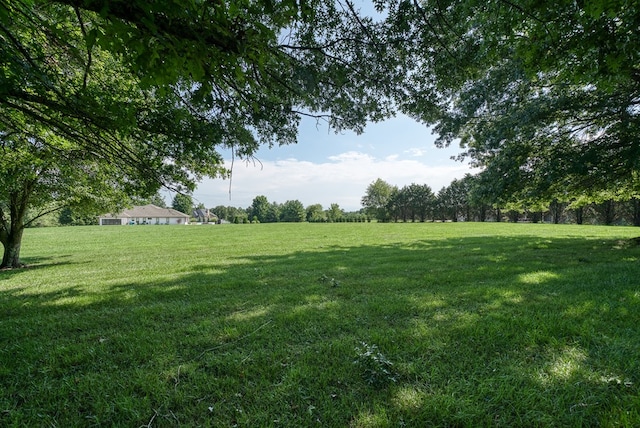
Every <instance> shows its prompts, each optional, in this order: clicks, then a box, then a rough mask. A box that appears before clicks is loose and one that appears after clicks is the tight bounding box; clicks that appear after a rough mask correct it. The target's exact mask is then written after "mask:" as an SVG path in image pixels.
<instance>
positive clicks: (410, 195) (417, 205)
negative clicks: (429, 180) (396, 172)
mask: <svg viewBox="0 0 640 428" xmlns="http://www.w3.org/2000/svg"><path fill="white" fill-rule="evenodd" d="M406 192H407V199H408V202H409V210H410V217H411V219H412V220H415V219H418V220H420V221H421V222H424V221H426V219H427V217H428V216H429V215H430V214H431V213H432V212H433V208H434V204H435V199H436V197H435V195H434V194H433V191H432V190H431V187H429V186H428V185H426V184H415V183H412V184H410V185H409V187H407V190H406Z"/></svg>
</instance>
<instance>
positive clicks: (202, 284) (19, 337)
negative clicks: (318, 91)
mask: <svg viewBox="0 0 640 428" xmlns="http://www.w3.org/2000/svg"><path fill="white" fill-rule="evenodd" d="M635 236H640V229H633V228H623V227H615V228H613V227H594V226H573V225H572V226H556V225H539V224H496V223H487V224H480V223H467V224H465V223H461V224H453V223H447V224H441V223H435V224H375V223H373V224H261V225H223V226H189V227H178V226H176V227H172V226H158V227H152V226H147V227H103V228H99V227H76V228H50V229H30V230H28V231H27V233H26V236H25V241H24V243H23V249H22V256H23V261H24V262H26V263H28V264H29V265H31V267H30V268H28V269H23V270H13V271H4V272H0V386H1V389H0V426H16V427H18V426H19V427H22V426H60V427H73V426H123V427H141V426H154V427H157V426H220V427H230V426H242V427H262V426H273V427H278V426H287V427H300V426H330V427H349V426H351V427H387V426H393V427H397V426H407V427H409V426H411V427H413V426H469V427H477V426H504V427H513V426H523V427H531V426H640V389H639V387H640V331H639V327H638V326H639V325H640V248H639V247H634V246H629V245H624V241H623V240H625V239H628V238H632V237H635Z"/></svg>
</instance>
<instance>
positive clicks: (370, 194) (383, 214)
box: [361, 178, 398, 221]
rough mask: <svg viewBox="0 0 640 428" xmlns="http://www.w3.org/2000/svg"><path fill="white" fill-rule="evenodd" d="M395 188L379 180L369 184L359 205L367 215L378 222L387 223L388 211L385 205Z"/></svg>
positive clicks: (395, 190)
mask: <svg viewBox="0 0 640 428" xmlns="http://www.w3.org/2000/svg"><path fill="white" fill-rule="evenodd" d="M397 190H398V189H397V188H396V187H395V186H392V185H391V184H389V183H387V182H386V181H384V180H383V179H381V178H378V179H377V180H376V181H374V182H372V183H371V184H369V186H368V187H367V190H366V193H365V195H364V196H363V197H362V200H361V203H362V206H363V207H364V209H365V211H366V212H367V214H369V215H371V216H373V217H375V218H376V219H378V221H387V220H388V219H389V211H388V209H387V204H388V202H389V200H390V199H391V197H392V195H393V194H394V192H397Z"/></svg>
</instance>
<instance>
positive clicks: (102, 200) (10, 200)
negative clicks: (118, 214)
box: [0, 124, 131, 268]
mask: <svg viewBox="0 0 640 428" xmlns="http://www.w3.org/2000/svg"><path fill="white" fill-rule="evenodd" d="M24 129H25V130H27V129H28V130H30V134H26V131H22V132H13V133H8V132H4V133H2V132H0V243H2V246H3V248H4V252H3V257H2V262H1V263H0V268H17V267H20V266H22V263H21V262H20V248H21V243H22V235H23V232H24V229H25V228H26V227H28V226H30V225H32V224H34V223H35V222H36V221H37V220H38V219H40V218H42V217H43V216H46V215H47V214H50V213H53V212H56V211H59V210H61V209H62V208H68V209H70V210H71V211H72V212H74V214H76V215H77V216H86V215H96V214H98V213H99V212H100V209H102V208H104V207H114V208H116V207H118V204H117V203H116V202H115V201H127V194H128V192H129V190H131V188H126V187H123V186H118V185H115V184H116V183H118V182H119V181H120V180H121V179H122V173H123V171H122V170H121V169H120V168H117V167H115V166H113V165H107V164H99V163H96V162H95V160H94V159H93V158H92V156H91V155H90V154H88V153H86V152H85V151H84V150H80V149H77V148H75V149H74V148H67V149H66V150H65V156H64V157H63V156H60V155H59V153H58V152H57V150H56V148H54V147H52V146H51V145H48V144H46V143H45V140H46V139H47V138H50V135H49V133H48V132H47V131H45V130H42V129H40V128H39V127H37V126H35V125H27V124H25V125H24Z"/></svg>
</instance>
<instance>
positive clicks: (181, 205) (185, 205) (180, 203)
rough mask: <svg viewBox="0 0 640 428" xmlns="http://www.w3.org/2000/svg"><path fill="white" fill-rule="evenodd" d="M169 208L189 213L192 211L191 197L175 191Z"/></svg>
mask: <svg viewBox="0 0 640 428" xmlns="http://www.w3.org/2000/svg"><path fill="white" fill-rule="evenodd" d="M171 208H173V209H174V210H177V211H180V212H181V213H184V214H187V215H191V213H192V212H193V198H192V197H191V196H190V195H186V194H184V193H177V194H176V195H175V196H174V197H173V201H172V202H171Z"/></svg>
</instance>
